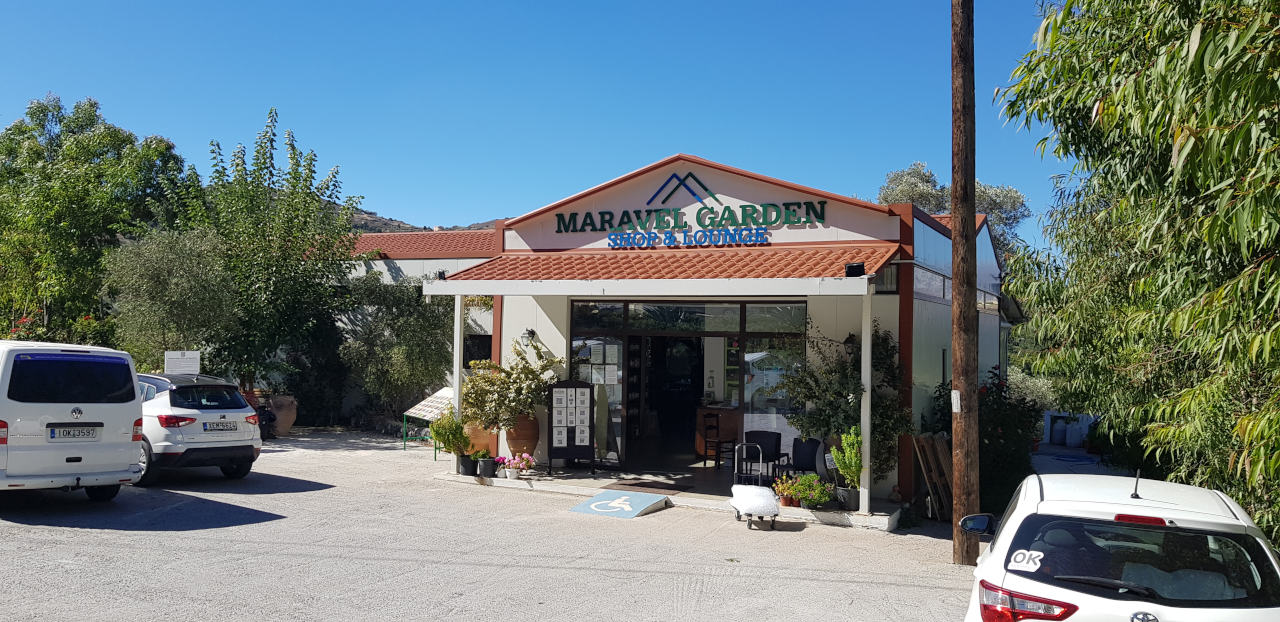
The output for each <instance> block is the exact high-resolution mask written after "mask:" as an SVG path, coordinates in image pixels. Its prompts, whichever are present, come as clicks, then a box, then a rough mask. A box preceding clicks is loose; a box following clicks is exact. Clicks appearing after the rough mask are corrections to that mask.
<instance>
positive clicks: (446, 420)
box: [431, 407, 471, 456]
mask: <svg viewBox="0 0 1280 622" xmlns="http://www.w3.org/2000/svg"><path fill="white" fill-rule="evenodd" d="M463 428H464V426H463V424H462V422H461V421H459V420H458V418H457V417H455V416H454V414H453V408H452V407H450V408H449V409H448V410H446V411H445V412H444V414H442V415H440V418H439V419H436V420H435V421H432V422H431V438H433V439H435V441H436V442H438V443H440V446H441V447H444V449H445V451H448V452H449V453H451V454H453V455H455V456H461V455H463V454H465V453H467V450H468V449H470V448H471V439H470V438H468V437H467V432H466V430H464V429H463Z"/></svg>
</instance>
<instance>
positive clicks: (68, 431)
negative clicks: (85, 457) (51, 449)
mask: <svg viewBox="0 0 1280 622" xmlns="http://www.w3.org/2000/svg"><path fill="white" fill-rule="evenodd" d="M49 440H51V441H95V440H98V428H49Z"/></svg>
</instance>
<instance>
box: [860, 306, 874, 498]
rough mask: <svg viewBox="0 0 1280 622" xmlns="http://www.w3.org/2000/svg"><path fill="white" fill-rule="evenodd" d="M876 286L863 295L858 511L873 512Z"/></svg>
mask: <svg viewBox="0 0 1280 622" xmlns="http://www.w3.org/2000/svg"><path fill="white" fill-rule="evenodd" d="M874 294H875V286H874V285H872V286H870V287H869V288H868V291H867V293H866V294H863V296H862V370H861V372H862V425H861V429H862V477H861V478H860V480H861V481H859V482H858V513H859V514H870V513H871V299H872V298H874Z"/></svg>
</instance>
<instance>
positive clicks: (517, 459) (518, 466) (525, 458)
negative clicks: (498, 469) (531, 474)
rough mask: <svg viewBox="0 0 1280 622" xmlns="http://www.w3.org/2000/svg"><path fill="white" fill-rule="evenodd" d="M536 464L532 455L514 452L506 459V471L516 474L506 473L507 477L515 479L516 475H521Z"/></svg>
mask: <svg viewBox="0 0 1280 622" xmlns="http://www.w3.org/2000/svg"><path fill="white" fill-rule="evenodd" d="M537 464H538V463H537V462H536V461H535V460H534V459H533V456H531V455H529V454H528V453H521V454H516V455H514V456H512V457H511V458H510V459H508V460H507V473H515V474H516V475H515V476H512V475H508V476H507V477H510V478H511V479H516V477H519V476H520V475H523V474H524V473H525V472H526V471H528V470H529V469H532V468H533V467H535V466H537Z"/></svg>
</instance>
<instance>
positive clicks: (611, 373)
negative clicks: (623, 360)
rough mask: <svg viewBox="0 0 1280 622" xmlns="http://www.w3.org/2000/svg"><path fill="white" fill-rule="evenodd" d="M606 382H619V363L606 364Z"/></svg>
mask: <svg viewBox="0 0 1280 622" xmlns="http://www.w3.org/2000/svg"><path fill="white" fill-rule="evenodd" d="M604 383H605V384H618V366H617V365H605V366H604Z"/></svg>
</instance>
